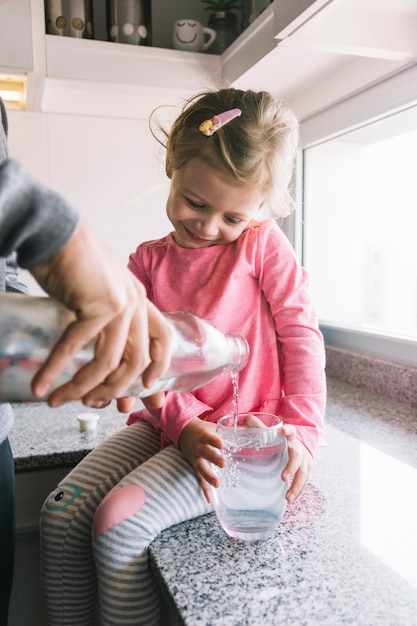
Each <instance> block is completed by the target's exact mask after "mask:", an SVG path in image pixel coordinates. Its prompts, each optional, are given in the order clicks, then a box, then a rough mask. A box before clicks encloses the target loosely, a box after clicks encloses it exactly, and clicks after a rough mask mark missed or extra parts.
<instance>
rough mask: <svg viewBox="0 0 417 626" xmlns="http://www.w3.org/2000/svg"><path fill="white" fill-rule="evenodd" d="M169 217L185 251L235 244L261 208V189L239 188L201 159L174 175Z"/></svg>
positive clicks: (168, 209)
mask: <svg viewBox="0 0 417 626" xmlns="http://www.w3.org/2000/svg"><path fill="white" fill-rule="evenodd" d="M170 175H171V188H170V193H169V197H168V200H167V205H166V209H167V216H168V218H169V220H170V221H171V223H172V225H173V226H174V229H175V231H174V235H173V236H174V239H175V241H176V243H177V244H178V245H179V246H181V247H182V248H204V247H207V246H214V245H218V244H225V243H231V242H232V241H235V240H236V239H237V238H238V237H239V236H240V235H241V234H242V232H243V230H244V229H245V228H246V226H247V224H248V223H249V222H250V220H251V219H252V218H253V217H255V214H256V213H257V211H258V209H259V208H260V206H261V205H262V193H261V191H260V190H259V189H258V188H256V187H255V188H254V187H252V188H251V187H249V188H248V187H243V186H238V185H236V184H234V183H232V182H230V179H228V178H227V177H226V176H224V175H222V174H221V173H220V172H219V170H217V169H215V168H213V167H211V166H210V165H208V164H207V163H206V162H205V161H204V160H203V159H201V158H200V157H195V158H193V159H191V160H190V161H188V162H187V163H186V164H185V165H184V166H183V167H181V168H180V169H177V170H173V171H172V172H170V171H168V176H170Z"/></svg>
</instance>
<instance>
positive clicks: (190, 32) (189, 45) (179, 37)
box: [172, 19, 216, 52]
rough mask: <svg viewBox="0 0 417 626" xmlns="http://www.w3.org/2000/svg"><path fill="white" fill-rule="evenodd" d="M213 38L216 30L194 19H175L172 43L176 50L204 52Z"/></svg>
mask: <svg viewBox="0 0 417 626" xmlns="http://www.w3.org/2000/svg"><path fill="white" fill-rule="evenodd" d="M215 39H216V31H215V30H213V29H212V28H206V26H203V25H202V23H201V22H197V21H196V20H187V19H183V20H177V21H176V22H175V24H174V30H173V33H172V45H173V47H174V48H175V49H176V50H188V51H190V52H205V51H206V50H207V49H208V48H209V47H210V46H211V44H212V43H213V42H214V40H215Z"/></svg>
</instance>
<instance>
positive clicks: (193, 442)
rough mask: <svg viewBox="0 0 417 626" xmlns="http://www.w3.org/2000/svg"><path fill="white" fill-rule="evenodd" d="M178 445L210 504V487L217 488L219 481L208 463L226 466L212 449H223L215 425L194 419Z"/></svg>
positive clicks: (186, 428)
mask: <svg viewBox="0 0 417 626" xmlns="http://www.w3.org/2000/svg"><path fill="white" fill-rule="evenodd" d="M178 445H179V447H180V449H181V451H182V453H183V455H184V456H185V458H186V459H187V461H188V462H189V463H190V464H191V466H192V467H193V469H194V471H195V473H196V475H197V480H198V482H199V483H200V486H201V488H202V490H203V493H204V495H205V497H206V500H207V502H211V492H210V485H213V487H219V485H220V481H219V479H218V477H217V476H216V474H215V473H214V472H213V470H212V469H211V468H210V463H214V465H217V466H218V467H224V466H225V465H226V460H225V459H224V458H223V457H222V456H221V455H220V454H218V453H217V452H216V450H215V449H214V448H218V449H219V450H221V449H222V447H223V443H222V440H221V439H220V437H219V436H218V435H217V434H216V424H213V423H212V422H205V421H204V420H201V419H200V418H198V417H195V418H194V419H192V420H191V421H190V422H188V424H187V426H186V427H185V428H184V430H183V431H182V433H181V435H180V438H179V441H178Z"/></svg>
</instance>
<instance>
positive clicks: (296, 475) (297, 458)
mask: <svg viewBox="0 0 417 626" xmlns="http://www.w3.org/2000/svg"><path fill="white" fill-rule="evenodd" d="M282 434H283V435H284V436H285V437H286V439H287V443H288V454H289V458H288V463H287V465H286V466H285V468H284V470H283V472H282V480H284V481H285V482H288V483H291V486H290V488H289V489H288V491H287V501H288V502H295V500H297V499H298V498H299V497H300V496H301V495H302V493H303V492H304V490H305V488H306V487H307V484H308V480H309V477H310V474H311V470H312V469H313V457H312V456H311V454H310V453H309V451H308V450H307V448H306V447H305V446H304V445H303V444H302V443H301V441H299V440H298V439H297V437H296V430H295V428H294V426H290V425H289V424H285V425H284V426H283V427H282Z"/></svg>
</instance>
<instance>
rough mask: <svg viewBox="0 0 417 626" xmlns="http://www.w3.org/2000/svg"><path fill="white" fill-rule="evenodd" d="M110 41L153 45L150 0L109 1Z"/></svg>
mask: <svg viewBox="0 0 417 626" xmlns="http://www.w3.org/2000/svg"><path fill="white" fill-rule="evenodd" d="M107 23H108V30H109V41H114V42H116V43H130V44H133V45H140V46H150V45H152V28H151V2H150V0H107Z"/></svg>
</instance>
